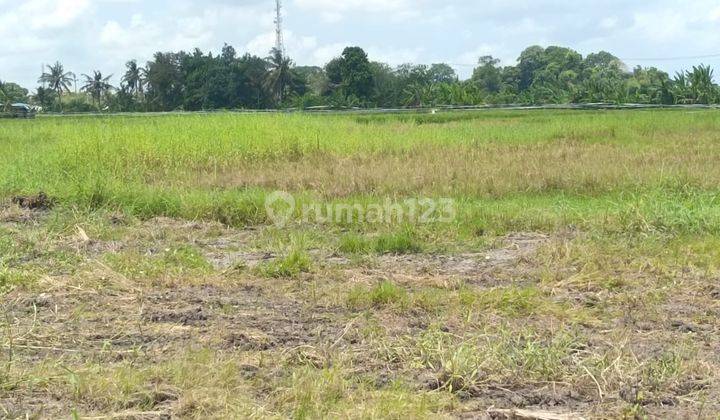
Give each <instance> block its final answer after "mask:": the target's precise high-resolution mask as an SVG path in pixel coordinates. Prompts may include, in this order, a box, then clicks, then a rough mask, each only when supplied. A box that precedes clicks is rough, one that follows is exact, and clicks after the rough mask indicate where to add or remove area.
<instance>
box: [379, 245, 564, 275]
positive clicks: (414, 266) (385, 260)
mask: <svg viewBox="0 0 720 420" xmlns="http://www.w3.org/2000/svg"><path fill="white" fill-rule="evenodd" d="M549 241H550V237H549V236H547V235H542V234H536V233H516V234H512V235H508V236H505V237H503V238H500V239H499V240H498V241H497V243H496V245H495V246H494V247H493V248H491V249H489V250H486V251H483V252H476V253H464V254H459V255H444V254H440V255H428V254H408V255H383V256H381V257H379V258H378V260H377V261H378V263H377V267H375V268H373V269H370V270H367V271H366V273H367V274H368V275H373V276H381V277H382V276H388V275H400V276H403V275H405V276H417V277H427V276H432V277H435V278H460V279H463V280H466V281H467V282H468V283H470V284H476V285H478V286H488V285H494V284H497V283H499V282H500V281H501V279H499V278H498V277H497V276H496V275H497V274H499V273H502V272H504V273H505V274H512V275H513V276H514V277H515V279H517V280H520V279H522V278H523V277H524V275H525V274H527V272H528V271H530V269H531V267H530V264H529V263H530V259H531V257H532V256H533V255H534V254H535V253H536V252H537V250H538V249H539V248H540V247H541V246H543V245H544V244H546V243H548V242H549ZM504 277H507V276H503V278H504Z"/></svg>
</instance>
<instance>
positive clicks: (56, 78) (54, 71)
mask: <svg viewBox="0 0 720 420" xmlns="http://www.w3.org/2000/svg"><path fill="white" fill-rule="evenodd" d="M47 70H48V71H47V72H45V73H43V74H42V76H40V79H38V83H43V84H45V85H47V86H48V88H50V89H52V90H54V91H55V92H56V93H57V96H58V102H59V104H60V112H62V93H63V91H65V92H70V86H72V82H73V80H74V79H75V74H74V73H73V72H70V71H69V72H66V71H65V69H64V68H63V65H62V64H60V62H59V61H58V62H56V63H55V64H53V65H52V66H47Z"/></svg>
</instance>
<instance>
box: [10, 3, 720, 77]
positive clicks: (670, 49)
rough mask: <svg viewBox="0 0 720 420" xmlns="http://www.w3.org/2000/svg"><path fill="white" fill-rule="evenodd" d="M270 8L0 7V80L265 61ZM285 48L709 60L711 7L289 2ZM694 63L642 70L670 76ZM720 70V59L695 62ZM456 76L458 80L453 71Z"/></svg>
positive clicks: (300, 59) (454, 59) (413, 55)
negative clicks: (219, 58) (177, 58)
mask: <svg viewBox="0 0 720 420" xmlns="http://www.w3.org/2000/svg"><path fill="white" fill-rule="evenodd" d="M273 6H274V2H272V1H270V0H205V1H204V2H198V1H196V0H153V1H142V0H24V1H12V0H0V39H1V40H2V48H0V79H3V80H5V79H7V80H14V81H17V82H20V83H21V84H23V85H25V86H27V87H32V86H34V85H35V83H36V80H37V77H38V74H37V73H38V72H39V67H40V64H41V63H50V62H54V61H55V60H60V61H61V62H62V63H63V64H65V67H66V68H67V69H68V70H72V71H75V72H76V73H88V72H90V71H92V70H93V69H99V70H102V71H103V72H104V73H108V74H109V73H115V74H119V73H121V72H122V69H123V65H124V63H125V62H126V61H127V60H129V59H132V58H136V59H138V60H139V61H141V62H142V61H145V60H148V59H150V58H151V57H152V54H153V53H154V52H155V51H177V50H185V51H191V50H192V49H194V48H195V47H198V48H200V49H202V50H203V51H208V50H212V51H214V52H219V49H220V47H221V46H222V45H223V43H224V42H227V43H229V44H231V45H234V46H235V47H236V48H237V49H238V52H239V53H244V52H246V51H250V52H252V53H254V54H257V55H260V56H265V55H266V54H267V53H268V51H269V49H270V48H271V47H272V46H273V45H274V42H275V36H274V31H273V30H274V28H273ZM284 15H285V25H286V27H285V40H286V44H287V45H286V46H287V51H288V53H289V54H290V55H291V56H292V58H293V59H294V60H295V62H297V63H298V64H300V65H306V64H313V65H322V64H325V63H327V62H328V61H329V60H331V59H332V58H333V57H336V56H338V55H340V53H341V52H342V50H343V49H344V48H345V47H346V46H348V45H358V46H361V47H363V48H365V49H366V51H367V52H368V54H369V56H370V59H371V60H377V61H387V62H389V63H391V64H401V63H403V62H417V63H432V62H438V61H446V62H450V63H457V64H469V66H465V67H468V68H469V69H471V68H472V65H473V64H474V63H476V62H477V59H478V57H480V56H482V55H487V54H491V55H493V56H495V57H498V58H500V59H501V60H502V61H503V63H504V64H512V63H514V62H515V59H516V58H517V56H518V55H519V54H520V52H521V51H522V50H523V49H524V48H525V47H527V46H529V45H533V44H539V45H564V46H568V47H571V48H576V49H578V50H579V51H581V52H582V53H585V54H587V53H589V52H592V51H597V50H601V49H602V50H607V51H610V52H612V53H615V54H616V55H618V56H620V57H668V56H688V55H706V54H713V53H718V52H720V51H718V35H717V34H718V29H717V28H718V24H719V23H720V6H718V0H656V1H654V2H628V1H627V0H585V1H582V2H575V3H567V2H561V1H560V0H533V1H531V0H484V1H483V2H478V1H477V0H453V1H444V2H442V1H437V0H287V1H286V2H285V9H284ZM698 61H699V60H679V61H658V62H652V61H641V62H638V63H633V62H629V63H628V64H629V65H634V64H642V65H657V66H659V67H661V68H663V69H664V70H666V71H668V72H670V73H673V72H674V71H676V70H680V69H682V68H687V67H689V66H691V65H693V64H698ZM703 61H705V63H706V64H711V65H714V66H716V67H718V66H720V59H719V60H703ZM458 70H459V73H460V74H461V75H468V74H467V72H466V71H465V72H464V71H463V70H462V69H460V68H458Z"/></svg>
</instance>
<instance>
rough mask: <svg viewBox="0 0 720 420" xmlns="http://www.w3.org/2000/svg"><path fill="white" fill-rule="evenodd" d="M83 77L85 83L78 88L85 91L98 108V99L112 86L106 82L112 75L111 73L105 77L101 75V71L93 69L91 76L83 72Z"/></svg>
mask: <svg viewBox="0 0 720 420" xmlns="http://www.w3.org/2000/svg"><path fill="white" fill-rule="evenodd" d="M83 77H84V78H85V84H84V85H83V87H82V88H80V90H82V91H83V92H87V93H89V94H90V96H91V97H92V99H93V104H96V106H97V108H98V109H99V108H100V100H101V99H102V97H103V95H105V94H107V93H108V92H110V91H111V90H112V89H114V87H113V86H112V85H111V84H110V83H109V82H108V81H109V80H110V78H111V77H112V74H111V75H110V76H107V77H103V75H102V73H101V72H99V71H97V70H95V71H94V72H93V75H92V76H88V75H87V74H83Z"/></svg>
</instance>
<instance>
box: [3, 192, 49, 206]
mask: <svg viewBox="0 0 720 420" xmlns="http://www.w3.org/2000/svg"><path fill="white" fill-rule="evenodd" d="M11 201H12V203H13V204H16V205H17V206H18V207H20V208H23V209H28V210H49V209H51V208H52V207H53V206H54V205H55V200H53V199H52V198H50V197H48V195H47V194H45V193H44V192H40V193H38V194H37V195H25V196H23V195H18V196H15V197H13V198H12V200H11Z"/></svg>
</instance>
